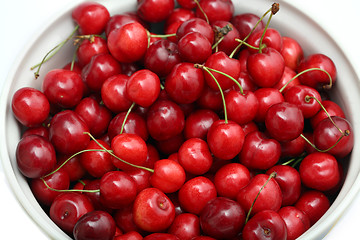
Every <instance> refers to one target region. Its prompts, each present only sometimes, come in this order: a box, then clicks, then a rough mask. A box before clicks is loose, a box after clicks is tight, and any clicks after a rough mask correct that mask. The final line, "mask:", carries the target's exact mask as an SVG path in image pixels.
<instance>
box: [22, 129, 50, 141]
mask: <svg viewBox="0 0 360 240" xmlns="http://www.w3.org/2000/svg"><path fill="white" fill-rule="evenodd" d="M29 135H38V136H41V137H43V138H45V139H47V140H49V128H47V127H45V126H38V127H30V128H27V129H26V130H25V131H24V132H23V134H22V135H21V138H24V137H27V136H29Z"/></svg>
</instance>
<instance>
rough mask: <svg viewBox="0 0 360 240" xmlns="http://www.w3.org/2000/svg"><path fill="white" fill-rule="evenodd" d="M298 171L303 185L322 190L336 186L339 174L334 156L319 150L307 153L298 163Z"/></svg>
mask: <svg viewBox="0 0 360 240" xmlns="http://www.w3.org/2000/svg"><path fill="white" fill-rule="evenodd" d="M299 173H300V176H301V181H302V183H303V184H304V185H305V186H307V187H309V188H312V189H315V190H319V191H323V192H324V191H328V190H331V189H333V188H334V187H336V186H337V185H338V183H339V182H340V175H341V174H340V172H339V166H338V163H337V160H336V158H335V157H334V156H332V155H330V154H328V153H320V152H315V153H311V154H309V155H307V156H306V157H305V158H304V159H303V160H302V161H301V163H300V167H299Z"/></svg>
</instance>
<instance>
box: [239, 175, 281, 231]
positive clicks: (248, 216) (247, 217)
mask: <svg viewBox="0 0 360 240" xmlns="http://www.w3.org/2000/svg"><path fill="white" fill-rule="evenodd" d="M276 175H277V173H276V172H272V173H271V174H270V175H269V177H268V179H267V180H266V182H265V183H264V185H263V186H262V187H261V188H260V190H259V192H258V194H257V195H256V197H255V199H254V201H253V202H252V204H251V207H250V209H249V211H248V213H247V215H246V219H245V224H246V223H247V222H248V221H249V218H250V213H251V211H252V209H253V208H254V205H255V202H256V200H257V199H258V197H259V196H260V193H261V191H262V190H263V189H264V188H265V186H266V185H267V184H268V182H269V181H270V180H271V179H272V178H274V177H276Z"/></svg>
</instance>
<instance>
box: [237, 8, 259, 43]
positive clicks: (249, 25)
mask: <svg viewBox="0 0 360 240" xmlns="http://www.w3.org/2000/svg"><path fill="white" fill-rule="evenodd" d="M259 20H260V18H259V17H258V16H257V15H255V14H253V13H242V14H238V15H235V16H233V17H232V18H231V23H232V24H233V25H234V27H235V28H236V29H237V30H238V32H239V35H240V39H242V40H243V39H244V38H245V37H247V36H248V35H249V33H250V32H251V31H253V32H256V31H258V30H261V29H263V28H264V27H265V24H264V22H263V21H260V22H259V24H258V25H257V23H258V21H259ZM255 26H256V28H255ZM253 29H254V30H253Z"/></svg>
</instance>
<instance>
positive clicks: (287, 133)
mask: <svg viewBox="0 0 360 240" xmlns="http://www.w3.org/2000/svg"><path fill="white" fill-rule="evenodd" d="M265 125H266V129H267V131H268V132H269V134H270V135H271V136H272V137H273V138H275V139H276V140H278V141H280V142H284V141H291V140H293V139H295V138H297V137H299V136H300V134H301V133H302V132H303V130H304V116H303V114H302V111H301V110H300V109H299V107H298V106H296V105H294V104H291V103H288V102H281V103H277V104H274V105H272V106H271V107H270V108H269V109H268V110H267V112H266V115H265Z"/></svg>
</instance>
